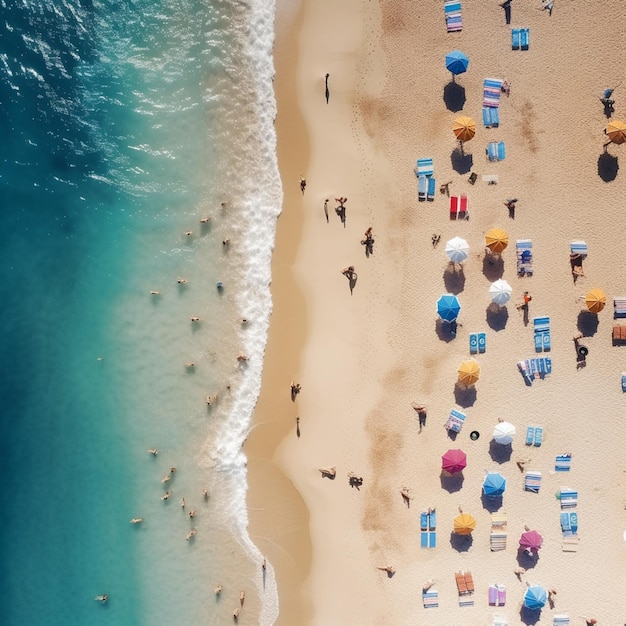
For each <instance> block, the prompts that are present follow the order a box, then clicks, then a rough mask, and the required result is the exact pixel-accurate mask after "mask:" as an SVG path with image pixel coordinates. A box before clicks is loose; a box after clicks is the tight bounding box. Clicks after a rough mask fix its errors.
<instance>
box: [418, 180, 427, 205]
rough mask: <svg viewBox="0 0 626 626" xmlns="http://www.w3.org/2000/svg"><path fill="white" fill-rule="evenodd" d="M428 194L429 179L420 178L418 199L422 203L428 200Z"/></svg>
mask: <svg viewBox="0 0 626 626" xmlns="http://www.w3.org/2000/svg"><path fill="white" fill-rule="evenodd" d="M427 192H428V178H427V177H426V176H419V177H418V179H417V199H418V200H419V201H420V202H424V200H426V193H427Z"/></svg>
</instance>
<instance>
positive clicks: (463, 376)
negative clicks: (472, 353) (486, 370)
mask: <svg viewBox="0 0 626 626" xmlns="http://www.w3.org/2000/svg"><path fill="white" fill-rule="evenodd" d="M458 371H459V381H461V382H462V383H465V384H466V385H467V386H468V387H469V386H470V385H473V384H474V383H475V382H476V381H477V380H478V379H479V378H480V365H478V363H477V362H476V361H474V360H473V359H470V360H469V361H463V362H462V363H461V365H459V370H458Z"/></svg>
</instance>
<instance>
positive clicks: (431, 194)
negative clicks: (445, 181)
mask: <svg viewBox="0 0 626 626" xmlns="http://www.w3.org/2000/svg"><path fill="white" fill-rule="evenodd" d="M436 186H437V183H436V181H435V179H434V178H433V177H432V176H429V177H428V190H427V192H426V200H428V201H430V202H432V201H433V200H434V199H435V189H436Z"/></svg>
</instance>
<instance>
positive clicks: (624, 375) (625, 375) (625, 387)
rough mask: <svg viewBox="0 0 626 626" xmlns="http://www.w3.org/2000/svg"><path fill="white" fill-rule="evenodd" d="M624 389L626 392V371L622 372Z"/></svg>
mask: <svg viewBox="0 0 626 626" xmlns="http://www.w3.org/2000/svg"><path fill="white" fill-rule="evenodd" d="M622 391H623V392H624V393H626V372H622Z"/></svg>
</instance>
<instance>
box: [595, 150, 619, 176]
mask: <svg viewBox="0 0 626 626" xmlns="http://www.w3.org/2000/svg"><path fill="white" fill-rule="evenodd" d="M617 170H619V163H618V162H617V157H616V156H613V155H612V154H609V153H608V151H607V150H606V148H605V150H604V152H603V153H602V154H601V155H600V156H599V157H598V176H599V177H600V178H601V179H602V180H603V181H604V182H605V183H610V182H611V181H614V180H615V179H616V178H617Z"/></svg>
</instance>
